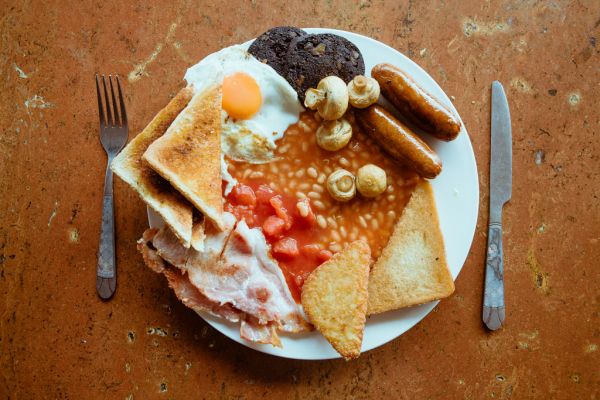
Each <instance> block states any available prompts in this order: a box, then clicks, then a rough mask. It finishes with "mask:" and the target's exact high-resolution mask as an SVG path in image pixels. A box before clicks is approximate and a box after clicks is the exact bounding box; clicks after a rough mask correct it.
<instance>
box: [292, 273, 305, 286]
mask: <svg viewBox="0 0 600 400" xmlns="http://www.w3.org/2000/svg"><path fill="white" fill-rule="evenodd" d="M294 283H295V284H296V286H298V287H299V288H301V287H302V285H304V277H303V276H302V275H295V276H294Z"/></svg>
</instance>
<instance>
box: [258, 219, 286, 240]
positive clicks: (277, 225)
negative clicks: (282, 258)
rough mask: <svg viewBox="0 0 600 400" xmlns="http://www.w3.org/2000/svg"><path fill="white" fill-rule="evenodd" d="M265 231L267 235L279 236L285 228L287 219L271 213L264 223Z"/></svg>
mask: <svg viewBox="0 0 600 400" xmlns="http://www.w3.org/2000/svg"><path fill="white" fill-rule="evenodd" d="M262 228H263V231H264V232H265V235H266V236H267V237H272V238H279V237H281V235H282V234H283V230H284V229H285V221H284V220H282V219H281V218H279V217H276V216H274V215H271V216H270V217H267V219H266V220H265V222H263V225H262Z"/></svg>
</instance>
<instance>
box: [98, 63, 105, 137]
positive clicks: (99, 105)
mask: <svg viewBox="0 0 600 400" xmlns="http://www.w3.org/2000/svg"><path fill="white" fill-rule="evenodd" d="M96 93H97V94H98V115H100V126H103V125H106V124H105V123H104V121H105V120H104V110H103V107H102V95H101V94H100V84H99V83H98V74H96Z"/></svg>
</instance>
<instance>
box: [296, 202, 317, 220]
mask: <svg viewBox="0 0 600 400" xmlns="http://www.w3.org/2000/svg"><path fill="white" fill-rule="evenodd" d="M296 209H297V211H298V217H299V218H300V220H301V221H304V222H306V223H307V224H308V226H313V225H314V224H315V222H316V220H317V219H316V217H315V213H314V212H313V210H312V207H311V206H310V200H309V199H307V198H304V199H302V200H298V203H297V204H296Z"/></svg>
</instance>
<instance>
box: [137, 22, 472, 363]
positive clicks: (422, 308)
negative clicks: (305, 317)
mask: <svg viewBox="0 0 600 400" xmlns="http://www.w3.org/2000/svg"><path fill="white" fill-rule="evenodd" d="M302 29H303V30H305V31H307V32H308V33H332V34H337V35H340V36H342V37H346V38H347V39H349V40H351V41H352V39H351V37H355V38H358V39H359V40H364V41H367V42H369V43H370V44H371V45H374V46H376V47H384V48H386V49H387V50H388V51H392V52H394V53H397V54H398V55H399V56H400V57H401V58H403V59H406V60H408V62H409V63H412V64H414V66H416V68H417V69H418V70H420V71H421V72H422V73H424V74H425V75H426V76H427V78H428V79H430V80H431V81H432V82H433V83H434V84H435V86H437V88H438V89H439V90H440V91H441V93H442V94H443V96H444V97H445V100H446V102H447V103H449V104H450V106H451V109H452V110H453V111H454V112H455V113H456V115H457V116H458V118H459V120H460V121H461V123H462V130H463V131H464V132H461V133H462V134H464V135H465V137H466V145H467V147H468V149H467V150H469V151H468V155H469V160H468V161H469V163H470V164H471V168H472V170H473V175H474V176H475V181H474V183H475V186H474V188H473V192H474V198H473V200H474V203H475V205H476V207H475V213H474V215H471V219H472V220H473V224H472V226H471V229H470V231H471V232H470V234H469V235H468V237H467V239H468V240H467V242H468V246H465V247H466V248H465V251H464V256H462V257H460V258H461V259H462V260H461V262H460V265H459V266H458V267H457V271H456V273H454V271H452V268H451V266H449V267H450V270H451V272H452V278H453V280H454V281H456V279H457V277H458V275H459V274H460V272H461V271H462V269H463V267H464V265H465V262H466V260H467V258H468V254H469V252H470V250H471V248H472V246H473V239H474V235H475V232H476V227H477V220H478V218H479V205H480V204H479V203H480V196H479V179H478V176H479V175H478V169H477V162H476V159H475V152H474V151H473V145H472V143H471V139H470V136H469V134H468V131H467V129H466V126H465V124H464V122H463V121H462V118H461V117H460V114H459V113H458V110H456V108H455V107H454V104H453V103H452V101H451V100H450V99H449V98H448V95H447V94H446V92H445V91H444V90H443V89H442V88H441V86H440V85H439V84H438V83H437V81H436V80H435V79H434V78H433V77H432V76H431V75H429V73H428V72H427V70H425V69H424V68H423V67H421V66H420V65H419V64H418V63H417V62H415V61H414V60H412V59H411V58H409V57H408V56H406V55H404V54H403V53H402V52H400V51H399V50H397V49H395V48H393V47H391V46H390V45H388V44H386V43H383V42H381V41H379V40H377V39H374V38H371V37H368V36H365V35H362V34H359V33H355V32H350V31H344V30H339V29H332V28H302ZM254 40H255V39H250V40H248V41H246V42H244V43H242V45H249V44H250V43H252V41H254ZM428 181H429V182H430V183H431V185H432V188H433V192H434V198H435V200H436V208H437V212H438V218H440V219H441V217H440V213H439V210H440V206H439V205H438V204H439V199H438V193H437V192H436V185H435V180H428ZM147 214H148V222H149V226H150V227H155V226H157V224H156V222H155V223H154V224H153V222H152V221H153V220H154V221H156V218H157V214H155V213H154V212H153V210H152V209H151V208H150V207H149V206H147ZM158 218H160V217H158ZM442 234H443V229H442ZM446 243H447V239H446V238H445V237H444V247H445V249H446V255H447V254H448V248H447V245H446ZM438 303H439V300H436V301H432V302H429V303H425V304H421V305H417V306H413V307H408V308H404V309H401V310H395V311H391V312H390V313H384V314H380V315H377V316H372V317H369V319H371V318H374V319H375V318H378V319H382V320H386V319H387V320H397V319H398V318H397V317H396V318H394V317H393V316H392V313H395V312H398V311H407V312H408V313H409V314H412V313H414V314H418V315H416V316H415V317H414V318H412V319H413V321H412V324H411V325H410V326H409V327H408V328H406V329H404V330H399V331H398V332H397V334H393V335H392V336H391V337H389V338H387V339H386V340H383V341H380V342H378V343H376V344H374V345H372V346H367V348H365V342H364V340H363V348H362V350H361V352H367V351H370V350H373V349H375V348H377V347H380V346H383V345H384V344H386V343H389V342H391V341H392V340H394V339H397V338H398V337H399V336H401V335H403V334H404V333H405V332H407V331H409V330H410V329H412V328H414V327H415V326H416V325H417V324H418V323H419V322H420V321H422V320H423V319H424V318H425V317H426V316H427V315H429V313H430V312H431V311H432V310H433V309H434V308H435V307H436V306H437V304H438ZM198 315H199V316H200V317H201V318H202V319H204V320H205V321H206V322H207V323H208V324H210V325H211V326H212V327H213V328H214V329H216V330H217V331H219V332H220V333H221V334H223V335H225V336H226V337H228V338H230V339H232V340H234V341H235V342H237V343H239V344H241V345H243V346H245V347H248V348H251V349H253V350H257V351H260V352H261V353H265V354H269V355H272V356H277V357H282V358H288V359H297V360H330V359H336V358H341V356H340V355H339V354H338V353H336V352H335V351H334V352H333V353H331V352H330V353H329V354H323V355H317V356H314V355H311V354H303V355H302V356H298V355H290V354H285V353H286V348H285V347H284V348H279V349H278V348H275V347H273V346H270V345H262V344H257V343H252V342H248V341H245V340H244V339H242V338H241V337H240V336H239V329H238V330H236V333H237V335H232V334H230V330H229V329H228V327H230V326H235V325H236V324H230V323H227V321H224V320H222V319H220V318H217V317H214V316H212V315H209V314H207V313H201V312H198ZM382 316H383V317H382ZM386 316H387V318H386ZM369 319H368V320H367V326H368V324H369ZM365 330H366V327H365ZM314 332H315V331H313V332H311V333H308V334H296V335H286V334H282V335H281V336H282V339H283V341H286V339H288V340H289V339H291V340H302V338H303V337H304V336H306V335H312V334H314ZM317 335H318V333H317ZM318 336H319V337H320V338H321V339H322V341H325V339H324V338H323V337H322V335H318ZM325 343H326V344H327V346H329V347H331V346H330V345H329V343H328V342H326V341H325ZM331 350H333V349H332V348H331Z"/></svg>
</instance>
